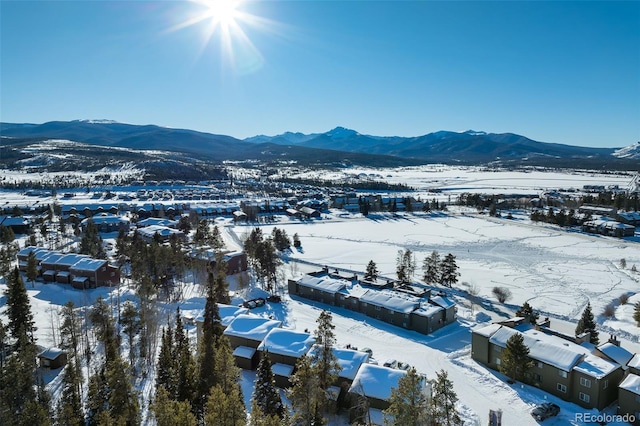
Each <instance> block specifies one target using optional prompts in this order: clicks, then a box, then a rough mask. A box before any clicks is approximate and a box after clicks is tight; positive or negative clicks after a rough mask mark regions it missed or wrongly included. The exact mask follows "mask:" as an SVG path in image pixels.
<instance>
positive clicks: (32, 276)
mask: <svg viewBox="0 0 640 426" xmlns="http://www.w3.org/2000/svg"><path fill="white" fill-rule="evenodd" d="M26 275H27V279H28V280H29V281H31V285H33V283H34V282H35V280H36V278H38V261H37V260H36V254H35V252H33V251H30V252H29V256H28V257H27V271H26Z"/></svg>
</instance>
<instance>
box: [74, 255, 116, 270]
mask: <svg viewBox="0 0 640 426" xmlns="http://www.w3.org/2000/svg"><path fill="white" fill-rule="evenodd" d="M105 263H107V261H106V260H104V259H91V258H88V257H85V258H84V259H80V260H78V261H77V262H76V263H74V264H73V266H71V268H72V269H74V270H76V271H97V270H98V269H100V268H101V267H103V266H104V265H105Z"/></svg>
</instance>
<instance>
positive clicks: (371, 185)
mask: <svg viewBox="0 0 640 426" xmlns="http://www.w3.org/2000/svg"><path fill="white" fill-rule="evenodd" d="M277 180H278V182H284V183H291V184H299V185H309V186H315V187H319V188H345V187H349V188H352V189H361V190H369V191H413V190H414V188H412V187H410V186H409V185H406V184H404V183H389V182H384V181H379V180H369V181H361V182H356V181H349V182H343V181H330V180H325V179H312V178H291V177H284V176H280V177H278V178H277Z"/></svg>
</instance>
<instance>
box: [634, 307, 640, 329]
mask: <svg viewBox="0 0 640 426" xmlns="http://www.w3.org/2000/svg"><path fill="white" fill-rule="evenodd" d="M633 319H634V320H635V322H636V325H637V326H638V327H640V302H636V304H635V305H634V307H633Z"/></svg>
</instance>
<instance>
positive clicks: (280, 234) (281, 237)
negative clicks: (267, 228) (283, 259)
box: [271, 228, 291, 251]
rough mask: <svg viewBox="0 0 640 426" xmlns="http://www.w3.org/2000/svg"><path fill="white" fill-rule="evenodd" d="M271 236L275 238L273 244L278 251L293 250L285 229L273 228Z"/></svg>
mask: <svg viewBox="0 0 640 426" xmlns="http://www.w3.org/2000/svg"><path fill="white" fill-rule="evenodd" d="M271 236H272V237H273V244H274V246H275V247H276V249H277V250H278V251H285V250H288V249H289V248H291V240H290V239H289V236H288V235H287V231H285V230H284V229H280V228H273V230H272V231H271Z"/></svg>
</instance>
